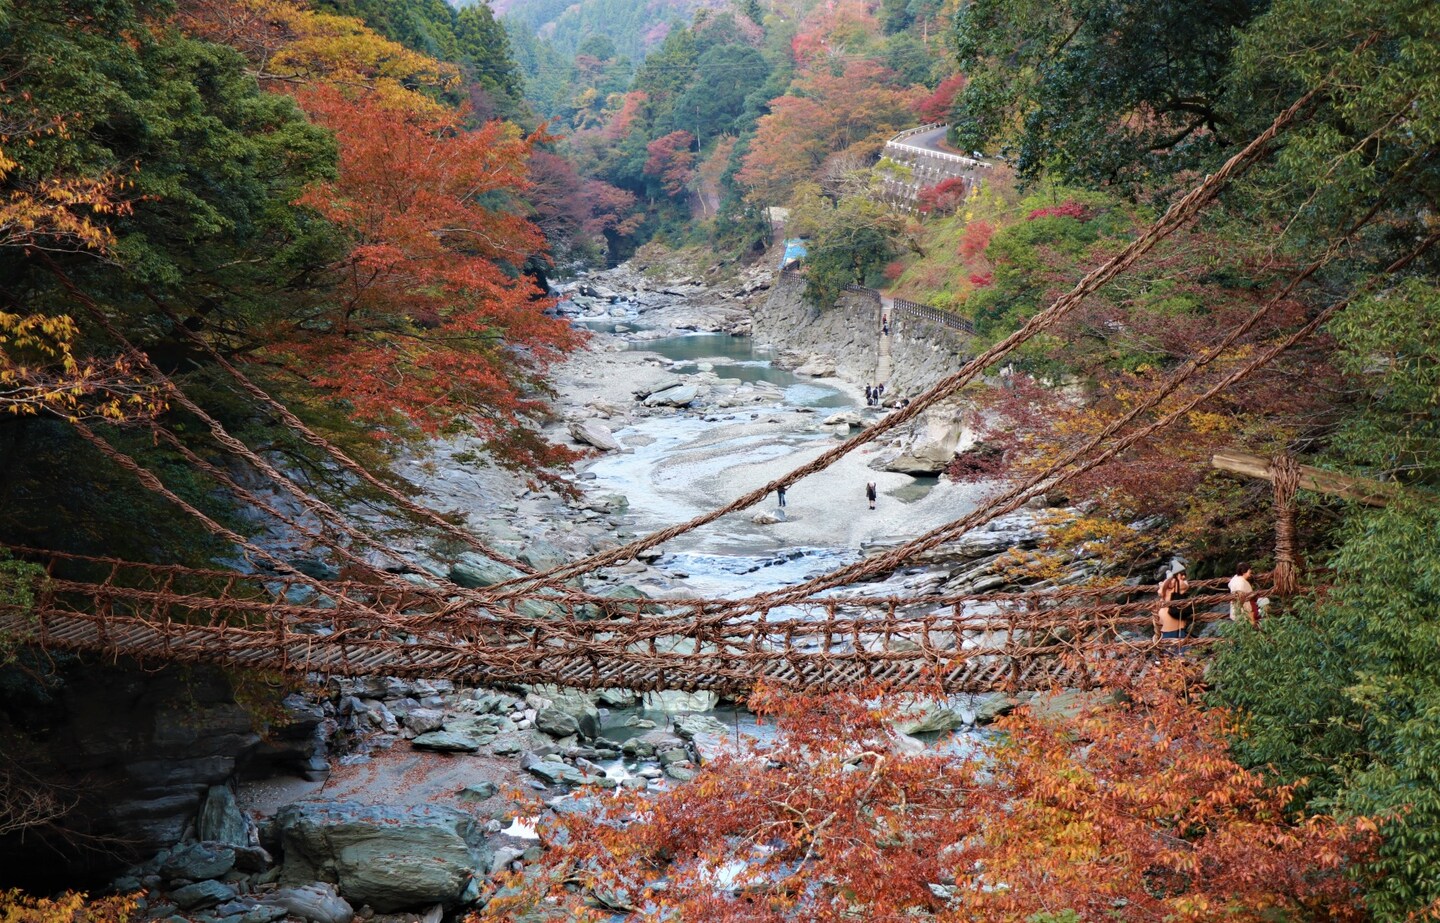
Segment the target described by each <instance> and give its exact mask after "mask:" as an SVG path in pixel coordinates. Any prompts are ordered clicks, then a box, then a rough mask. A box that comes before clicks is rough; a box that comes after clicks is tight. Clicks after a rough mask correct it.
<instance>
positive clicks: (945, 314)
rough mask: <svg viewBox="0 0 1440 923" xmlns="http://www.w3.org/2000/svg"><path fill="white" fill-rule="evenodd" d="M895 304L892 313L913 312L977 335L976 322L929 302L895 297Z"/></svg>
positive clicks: (924, 318)
mask: <svg viewBox="0 0 1440 923" xmlns="http://www.w3.org/2000/svg"><path fill="white" fill-rule="evenodd" d="M893 304H894V307H893V308H891V309H890V310H891V312H892V313H896V312H898V313H903V314H911V315H913V316H915V317H919V318H921V319H923V320H928V321H933V322H934V323H937V324H941V325H943V326H946V327H949V328H951V329H952V330H959V331H960V332H962V333H964V334H965V335H966V336H972V337H973V336H974V335H975V325H974V324H972V323H970V321H968V320H966V319H965V318H963V317H956V316H955V315H954V314H951V313H950V312H949V311H942V310H940V309H939V308H932V307H930V306H929V305H928V304H920V303H919V302H917V301H910V300H909V299H906V298H896V299H893Z"/></svg>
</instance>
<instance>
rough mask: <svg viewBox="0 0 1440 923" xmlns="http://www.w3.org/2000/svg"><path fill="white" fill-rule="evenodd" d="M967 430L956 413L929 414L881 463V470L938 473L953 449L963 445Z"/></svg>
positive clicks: (907, 472)
mask: <svg viewBox="0 0 1440 923" xmlns="http://www.w3.org/2000/svg"><path fill="white" fill-rule="evenodd" d="M967 437H969V438H972V439H973V437H970V434H969V433H968V432H967V431H966V429H965V426H964V424H963V423H962V422H961V420H960V419H959V418H958V417H956V416H951V415H948V414H930V415H929V416H927V417H926V418H925V422H924V424H923V425H922V426H920V427H919V429H918V430H917V431H916V433H915V434H914V435H913V436H912V437H911V438H910V440H909V442H908V443H906V444H905V445H904V446H903V447H902V448H901V450H900V454H899V455H897V456H895V457H894V458H892V459H891V460H890V461H889V462H888V463H887V464H886V465H885V466H884V469H883V470H885V471H898V472H900V473H901V474H939V473H940V472H942V471H944V470H945V469H946V468H947V467H949V465H950V462H952V461H954V459H955V452H956V450H957V449H959V448H963V447H964V442H963V440H965V439H966V438H967Z"/></svg>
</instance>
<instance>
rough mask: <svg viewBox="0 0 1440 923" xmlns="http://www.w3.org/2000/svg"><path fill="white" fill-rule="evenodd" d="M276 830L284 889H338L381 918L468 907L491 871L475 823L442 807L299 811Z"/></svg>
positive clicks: (309, 806) (347, 806)
mask: <svg viewBox="0 0 1440 923" xmlns="http://www.w3.org/2000/svg"><path fill="white" fill-rule="evenodd" d="M274 829H275V830H276V832H277V836H278V839H279V840H280V843H281V846H282V849H283V853H284V856H285V864H284V866H283V873H282V878H281V880H282V882H283V883H286V884H296V883H302V882H310V881H323V882H331V883H334V884H335V885H336V887H337V889H338V891H339V893H340V895H341V896H342V897H344V898H346V899H347V900H349V901H351V902H352V903H355V904H369V905H370V906H371V907H373V908H375V909H376V910H378V911H380V912H381V913H390V912H393V911H396V910H402V909H405V908H411V907H428V906H430V905H432V904H444V905H445V906H446V907H454V906H457V905H459V904H462V903H466V902H467V901H468V899H470V896H471V895H473V894H474V893H475V892H474V888H473V887H472V882H473V880H474V878H475V877H476V876H477V875H483V874H484V873H485V871H486V870H488V869H489V867H490V850H489V847H488V846H487V845H486V844H485V839H484V835H483V832H482V831H481V830H480V828H479V827H478V826H477V824H476V821H475V818H473V817H471V816H470V815H469V814H465V813H463V812H461V811H457V810H455V809H454V808H447V807H441V806H438V805H420V806H416V807H409V808H400V807H390V806H372V805H361V804H352V803H340V802H319V803H306V804H291V805H286V806H285V807H283V808H281V809H280V811H279V812H278V813H277V814H276V815H275V821H274Z"/></svg>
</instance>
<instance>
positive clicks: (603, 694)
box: [595, 689, 640, 708]
mask: <svg viewBox="0 0 1440 923" xmlns="http://www.w3.org/2000/svg"><path fill="white" fill-rule="evenodd" d="M639 698H640V697H639V696H638V695H636V694H635V692H634V690H631V689H597V690H595V702H596V704H598V705H604V706H605V707H606V708H634V707H635V702H636V701H637V700H638V699H639Z"/></svg>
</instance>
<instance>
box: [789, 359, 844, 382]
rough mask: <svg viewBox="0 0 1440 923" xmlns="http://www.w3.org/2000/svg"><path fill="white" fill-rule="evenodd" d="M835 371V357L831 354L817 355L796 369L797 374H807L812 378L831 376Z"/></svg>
mask: <svg viewBox="0 0 1440 923" xmlns="http://www.w3.org/2000/svg"><path fill="white" fill-rule="evenodd" d="M835 371H836V366H835V360H834V359H831V358H830V357H829V356H820V355H815V356H811V357H810V358H809V359H807V360H805V363H804V364H803V365H801V366H800V367H799V368H797V369H796V370H795V374H796V375H806V376H808V377H810V378H830V377H831V376H833V375H834V374H835Z"/></svg>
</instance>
